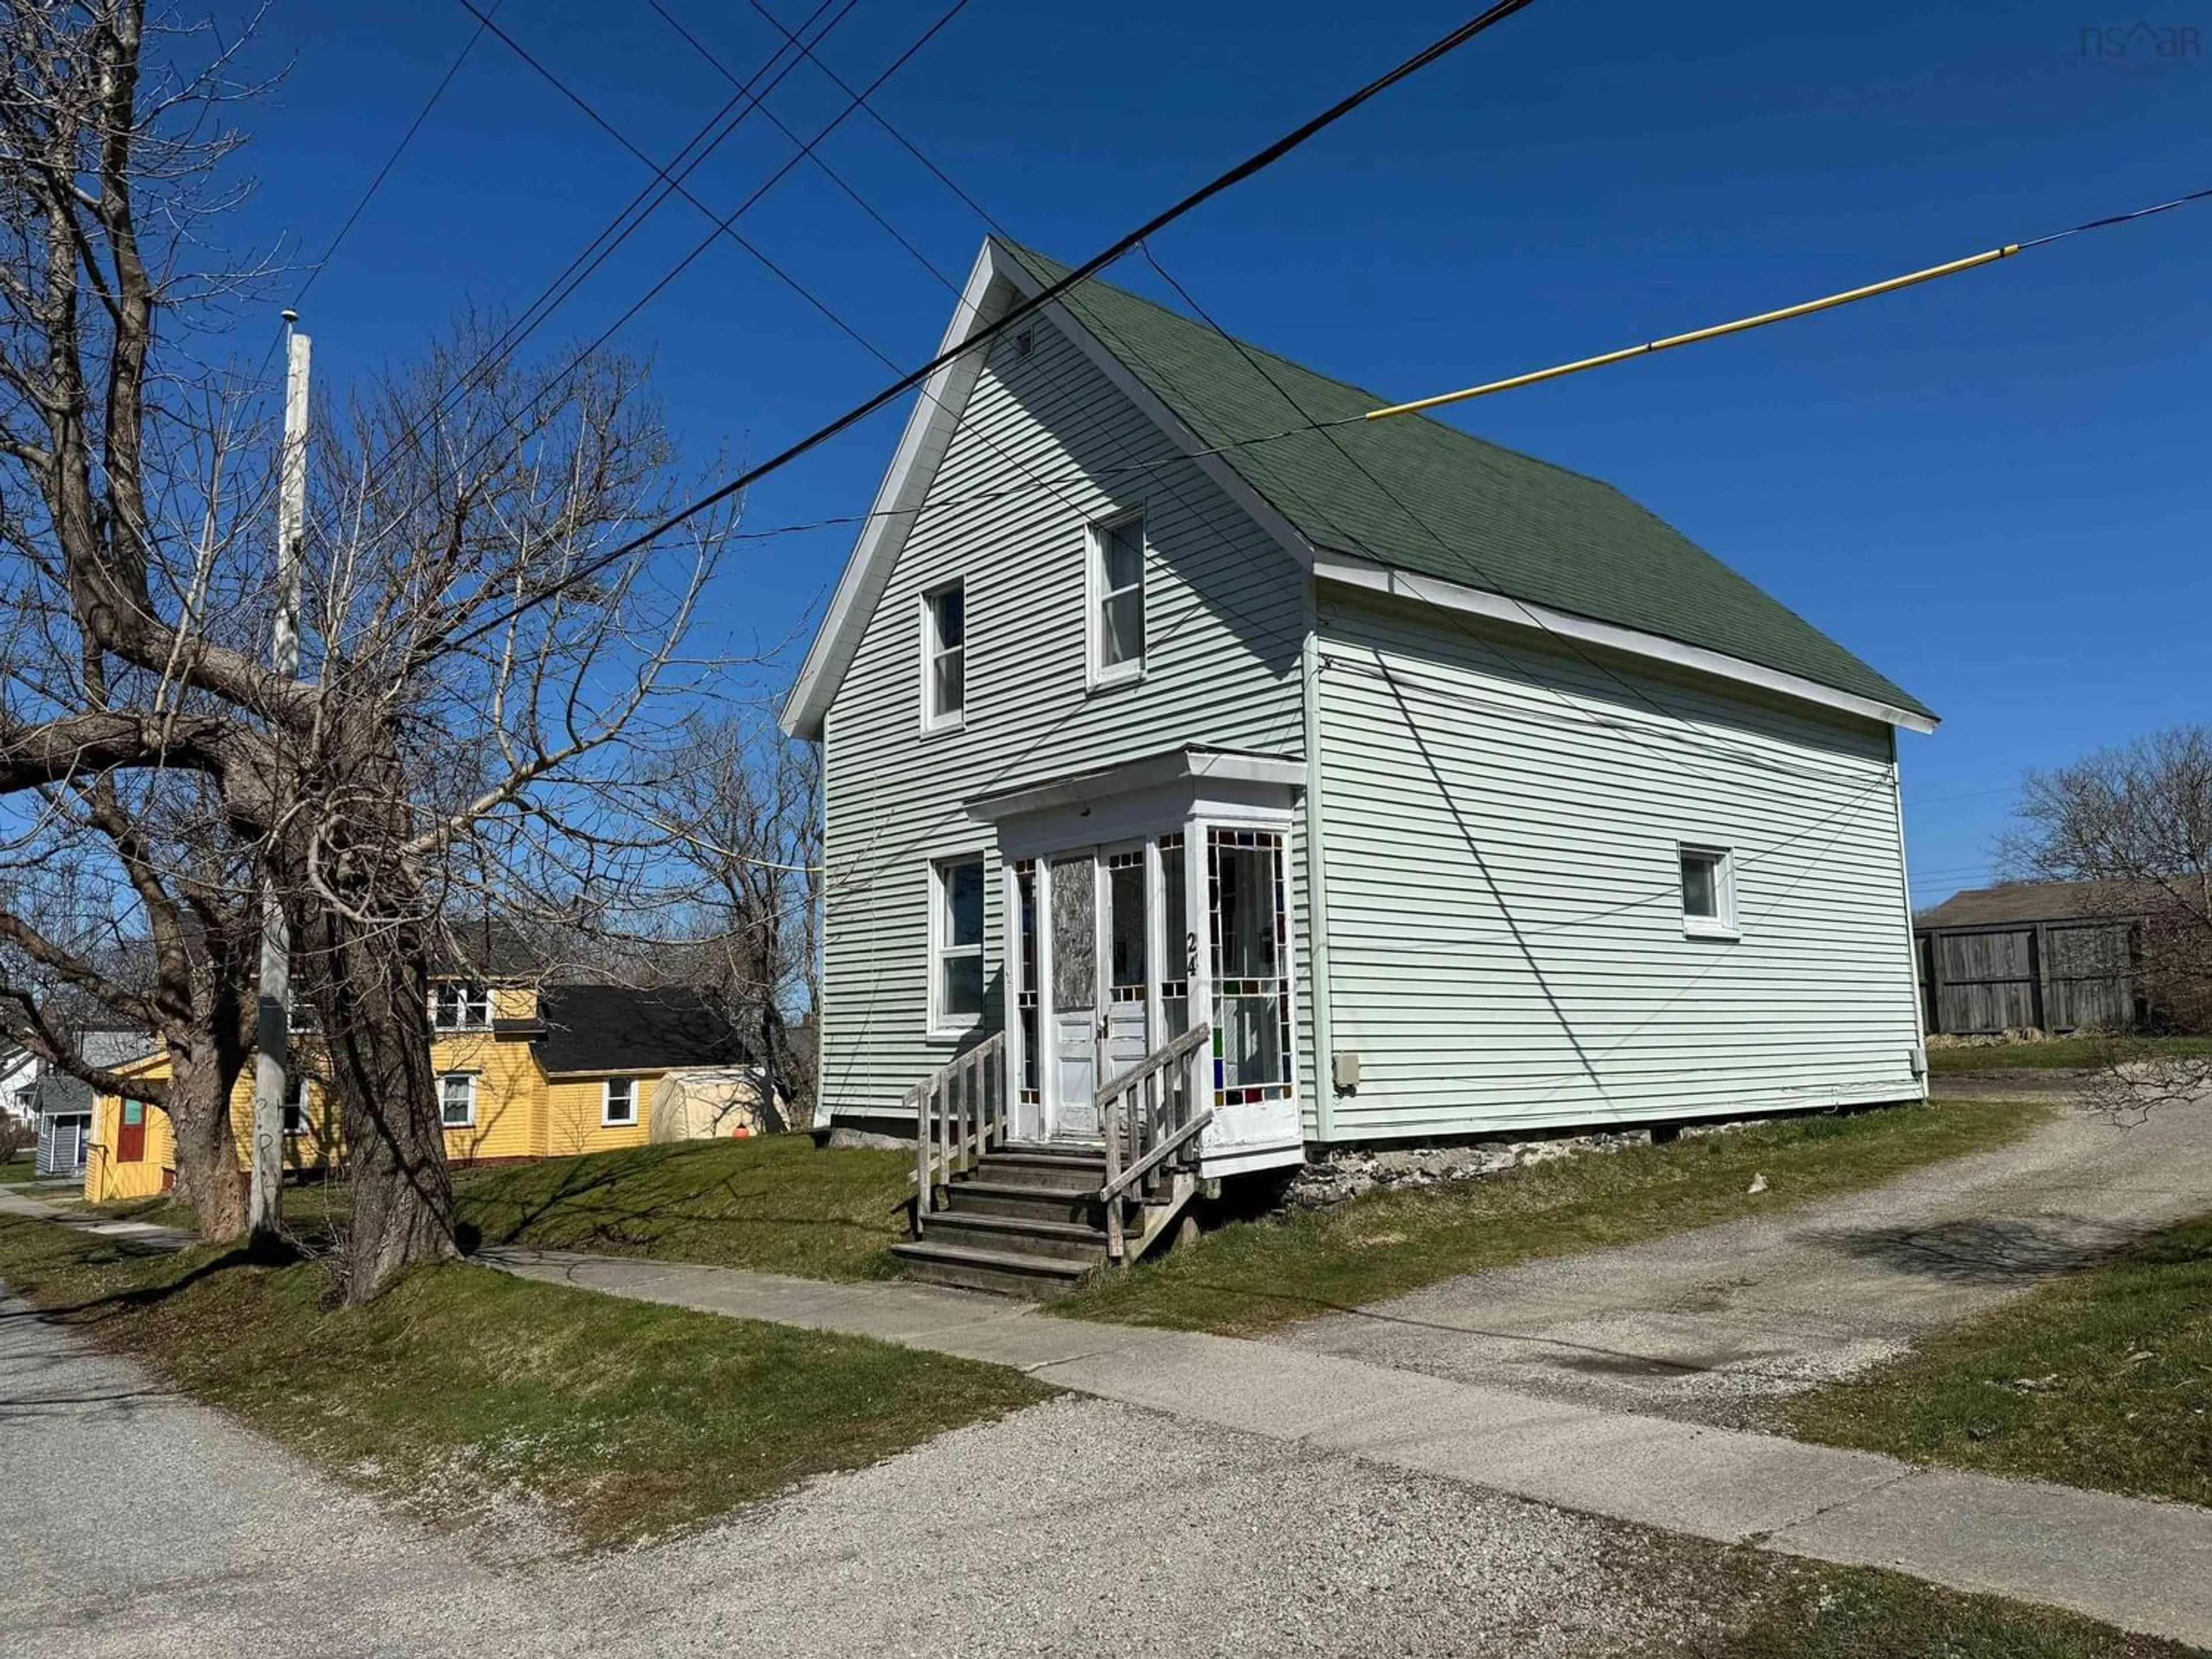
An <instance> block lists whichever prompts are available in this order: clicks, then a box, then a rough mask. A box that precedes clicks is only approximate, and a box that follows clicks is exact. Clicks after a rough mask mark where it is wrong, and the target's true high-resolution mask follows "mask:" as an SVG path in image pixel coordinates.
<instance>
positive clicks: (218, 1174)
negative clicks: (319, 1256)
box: [168, 1035, 246, 1244]
mask: <svg viewBox="0 0 2212 1659" xmlns="http://www.w3.org/2000/svg"><path fill="white" fill-rule="evenodd" d="M226 1059H228V1064H226ZM241 1064H242V1062H241V1061H240V1060H239V1059H238V1058H237V1057H235V1056H226V1054H225V1053H224V1052H223V1049H222V1045H220V1044H217V1043H215V1042H210V1040H209V1039H208V1038H207V1037H206V1036H204V1035H195V1036H193V1037H191V1038H190V1039H188V1040H187V1041H185V1042H178V1041H176V1040H175V1039H172V1040H171V1042H170V1043H169V1103H168V1112H169V1127H170V1128H171V1129H172V1130H173V1132H174V1133H175V1136H176V1143H177V1190H178V1192H179V1194H181V1195H182V1196H183V1197H184V1198H185V1200H187V1201H188V1202H189V1203H190V1204H191V1206H192V1211H193V1213H194V1216H195V1218H197V1222H198V1226H199V1237H200V1242H201V1243H203V1244H228V1243H234V1242H235V1241H237V1240H238V1239H240V1238H241V1237H244V1236H245V1233H246V1170H245V1169H244V1167H243V1166H242V1165H241V1164H240V1162H239V1156H238V1142H237V1139H235V1137H234V1134H233V1133H232V1130H231V1121H230V1091H231V1087H232V1085H234V1084H235V1083H236V1082H237V1081H238V1076H239V1073H240V1069H241Z"/></svg>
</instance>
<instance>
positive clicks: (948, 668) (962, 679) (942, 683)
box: [921, 582, 968, 731]
mask: <svg viewBox="0 0 2212 1659" xmlns="http://www.w3.org/2000/svg"><path fill="white" fill-rule="evenodd" d="M967 709H968V595H967V589H966V588H965V587H964V586H963V585H962V584H961V583H959V582H949V583H947V584H946V585H945V586H943V587H939V588H936V589H933V591H932V592H928V593H927V594H924V595H923V596H922V601H921V724H922V727H923V729H924V730H925V731H934V730H936V729H938V728H939V727H943V726H957V725H959V724H960V722H961V720H962V719H963V717H964V715H965V714H966V713H967Z"/></svg>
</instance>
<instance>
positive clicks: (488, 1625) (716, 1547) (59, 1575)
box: [0, 1301, 1702, 1659]
mask: <svg viewBox="0 0 2212 1659" xmlns="http://www.w3.org/2000/svg"><path fill="white" fill-rule="evenodd" d="M0 1395H4V1401H0V1413H4V1419H5V1421H6V1423H7V1433H8V1441H9V1449H10V1453H11V1455H10V1458H9V1464H10V1470H11V1480H10V1496H9V1502H8V1503H7V1504H5V1505H4V1507H0V1548H4V1549H5V1550H6V1552H7V1553H8V1555H9V1559H11V1560H13V1561H14V1562H15V1563H16V1564H17V1571H16V1574H15V1581H14V1582H15V1595H13V1596H11V1598H10V1600H11V1604H12V1605H11V1607H10V1609H9V1618H8V1620H6V1621H5V1626H4V1628H0V1653H4V1654H8V1655H15V1654H21V1655H26V1656H28V1655H33V1654H36V1655H39V1656H42V1659H64V1656H76V1659H91V1656H99V1659H122V1656H139V1655H147V1656H151V1655H156V1654H161V1655H173V1654H176V1653H181V1652H190V1653H191V1654H193V1655H195V1656H226V1655H239V1656H246V1655H252V1656H255V1659H276V1656H289V1655H302V1656H304V1655H316V1656H352V1655H362V1656H368V1655H376V1656H386V1655H393V1656H397V1655H432V1654H436V1655H448V1654H451V1655H482V1656H506V1655H517V1656H520V1655H539V1654H545V1655H558V1654H570V1653H575V1654H584V1653H592V1654H616V1655H623V1654H637V1655H649V1654H650V1655H659V1654H690V1653H699V1654H706V1653H714V1654H723V1653H728V1652H732V1651H745V1652H754V1653H776V1654H795V1655H808V1654H821V1655H841V1656H843V1655H852V1654H868V1653H913V1654H947V1655H950V1654H953V1653H959V1654H962V1655H967V1656H989V1655H999V1654H1005V1655H1016V1654H1035V1653H1050V1654H1069V1655H1077V1654H1080V1655H1085V1656H1089V1655H1092V1654H1096V1653H1097V1652H1099V1651H1102V1650H1109V1649H1111V1648H1114V1647H1115V1646H1117V1645H1120V1644H1123V1643H1125V1642H1126V1640H1127V1638H1128V1634H1129V1632H1131V1631H1132V1630H1136V1631H1145V1632H1152V1635H1153V1636H1154V1637H1155V1638H1164V1639H1166V1640H1167V1642H1168V1645H1169V1647H1170V1649H1171V1650H1173V1651H1176V1652H1185V1653H1231V1652H1237V1653H1244V1652H1284V1651H1289V1652H1298V1653H1315V1654H1337V1653H1341V1654H1371V1653H1381V1652H1390V1653H1497V1654H1512V1655H1516V1656H1522V1655H1526V1656H1551V1655H1568V1654H1601V1653H1613V1652H1621V1651H1624V1650H1630V1649H1633V1648H1637V1647H1641V1646H1644V1645H1646V1644H1650V1643H1651V1642H1654V1641H1659V1640H1667V1639H1672V1638H1673V1637H1674V1635H1675V1634H1677V1633H1679V1632H1684V1631H1686V1630H1690V1629H1694V1628H1697V1627H1699V1626H1700V1625H1701V1623H1702V1616H1701V1615H1699V1614H1696V1613H1692V1612H1689V1611H1686V1609H1685V1608H1684V1607H1682V1606H1681V1605H1680V1601H1679V1595H1680V1592H1679V1590H1675V1591H1672V1592H1668V1591H1662V1589H1658V1588H1656V1587H1655V1568H1654V1565H1653V1562H1654V1559H1655V1553H1656V1557H1657V1558H1660V1559H1664V1558H1668V1553H1669V1552H1671V1551H1673V1550H1674V1549H1675V1548H1677V1547H1678V1546H1676V1545H1675V1544H1674V1542H1673V1541H1665V1540H1658V1539H1656V1538H1651V1537H1650V1536H1649V1535H1646V1534H1638V1533H1637V1532H1636V1531H1635V1530H1634V1529H1632V1528H1619V1527H1614V1526H1612V1525H1609V1524H1607V1523H1606V1522H1599V1521H1595V1520H1590V1519H1586V1518H1583V1517H1581V1516H1571V1515H1568V1514H1565V1513H1564V1512H1562V1511H1559V1510H1551V1509H1547V1508H1545V1507H1543V1506H1541V1505H1538V1504H1528V1503H1523V1502H1521V1501H1518V1500H1516V1499H1512V1498H1504V1497H1500V1496H1497V1495H1494V1494H1490V1493H1486V1492H1480V1491H1477V1490H1474V1489H1472V1488H1469V1487H1467V1486H1461V1485H1459V1484H1457V1483H1454V1482H1448V1481H1443V1480H1433V1479H1429V1478H1425V1477H1421V1476H1418V1475H1412V1474H1400V1473H1395V1472H1392V1471H1389V1470H1384V1469H1379V1468H1375V1467H1373V1466H1371V1465H1368V1464H1364V1463H1360V1462H1355V1461H1353V1460H1352V1459H1350V1458H1346V1457H1342V1456H1327V1455H1313V1454H1310V1453H1306V1452H1304V1451H1301V1450H1299V1449H1295V1448H1286V1447H1285V1446H1283V1445H1281V1444H1279V1443H1273V1442H1268V1441H1264V1440H1261V1439H1258V1438H1255V1437H1247V1436H1243V1435H1236V1434H1225V1433H1224V1432H1222V1431H1218V1430H1211V1429H1199V1428H1195V1427H1191V1426H1188V1425H1182V1424H1179V1423H1176V1422H1175V1421H1172V1420H1170V1419H1166V1418H1162V1417H1158V1416H1156V1415H1154V1414H1152V1413H1148V1412H1143V1411H1138V1410H1134V1409H1133V1408H1130V1407H1122V1406H1116V1405H1112V1404H1109V1403H1106V1402H1103V1401H1076V1400H1062V1401H1053V1402H1050V1403H1048V1404H1046V1405H1043V1406H1040V1407H1033V1408H1031V1409H1030V1410H1027V1411H1024V1412H1022V1413H1017V1414H1016V1415H1014V1416H1012V1417H1010V1418H1007V1419H1002V1420H1001V1421H999V1422H997V1423H994V1424H990V1425H980V1426H978V1427H975V1428H972V1429H964V1430H961V1431H956V1432H954V1433H951V1434H949V1435H946V1436H944V1437H941V1438H939V1439H938V1440H936V1441H933V1442H932V1443H929V1444H928V1445H927V1446H925V1447H922V1448H920V1449H916V1450H915V1451H913V1452H909V1453H907V1454H905V1455H902V1456H900V1457H897V1458H894V1459H892V1460H890V1461H889V1462H884V1463H882V1464H878V1465H877V1466H875V1467H874V1468H869V1469H866V1470H862V1471H859V1472H857V1473H854V1474H846V1475H836V1476H830V1477H827V1478H824V1479H822V1480H816V1481H812V1482H810V1483H808V1484H807V1485H806V1486H804V1487H802V1488H800V1489H799V1490H798V1491H796V1492H793V1493H791V1494H789V1495H787V1497H785V1498H781V1499H778V1500H776V1501H774V1502H771V1503H769V1504H763V1505H760V1506H757V1507H756V1508H754V1509H751V1510H746V1511H744V1512H742V1513H741V1514H739V1515H738V1516H736V1517H734V1518H733V1519H732V1520H731V1521H729V1522H726V1523H723V1524H721V1525H718V1526H715V1527H712V1528H708V1529H706V1530H704V1531H702V1532H699V1533H696V1534H691V1535H690V1536H688V1537H686V1538H684V1539H683V1540H680V1541H676V1542H673V1543H670V1544H666V1545H662V1546H659V1547H655V1548H651V1549H641V1550H635V1551H630V1552H627V1553H620V1554H616V1555H610V1556H601V1557H598V1558H594V1559H592V1561H591V1563H590V1565H588V1567H587V1568H583V1569H580V1568H579V1565H578V1564H577V1563H576V1562H575V1561H574V1560H573V1559H566V1558H563V1557H561V1556H558V1555H543V1554H541V1555H540V1556H539V1557H538V1559H535V1560H534V1561H533V1560H529V1559H516V1556H515V1553H514V1552H515V1549H516V1546H517V1541H518V1537H520V1539H522V1540H523V1541H527V1540H528V1532H527V1528H525V1529H524V1531H523V1532H522V1533H521V1534H516V1533H513V1532H511V1531H509V1532H502V1533H501V1534H499V1535H498V1536H496V1537H493V1536H487V1535H477V1536H467V1535H448V1536H439V1535H435V1534H431V1533H428V1532H426V1531H423V1530H422V1529H419V1528H415V1527H413V1526H410V1525H409V1524H407V1523H405V1522H400V1521H397V1520H394V1519H392V1518H391V1517H389V1516H383V1515H380V1513H379V1512H378V1511H377V1510H376V1509H375V1508H374V1505H373V1504H370V1503H369V1501H368V1499H366V1498H362V1497H360V1496H358V1495H357V1494H355V1493H353V1492H348V1491H346V1490H345V1489H343V1488H342V1487H340V1486H337V1485H335V1484H334V1483H332V1482H331V1481H329V1480H325V1479H324V1478H322V1477H321V1476H319V1475H318V1474H315V1473H314V1472H313V1470H311V1469H309V1468H307V1467H306V1466H304V1465H302V1464H301V1463H299V1462H296V1461H295V1460H294V1459H292V1458H290V1457H289V1456H287V1455H284V1454H283V1453H282V1452H281V1451H278V1450H277V1449H275V1448H273V1447H271V1446H270V1445H269V1444H268V1443H265V1442H264V1441H261V1440H260V1439H258V1437H254V1436H253V1435H252V1434H250V1433H247V1432H246V1431H244V1430H242V1429H240V1428H238V1427H237V1426H235V1425H232V1424H231V1423H229V1422H228V1421H227V1420H226V1419H223V1418H222V1417H221V1416H219V1415H218V1414H216V1413H212V1412H209V1411H206V1410H204V1409H203V1408H201V1407H197V1406H194V1405H191V1404H190V1403H189V1402H186V1401H181V1400H179V1399H177V1398H175V1397H174V1396H173V1395H166V1394H164V1393H162V1392H161V1391H160V1390H159V1389H157V1388H155V1386H154V1385H153V1384H152V1383H150V1381H149V1379H148V1378H147V1376H145V1374H144V1373H143V1372H142V1371H141V1370H139V1369H138V1368H137V1366H135V1365H133V1364H130V1363H129V1362H127V1361H125V1360H122V1359H118V1358H113V1357H111V1356H108V1355H106V1354H104V1353H101V1352H99V1351H98V1350H96V1349H94V1348H92V1347H91V1346H89V1345H88V1344H87V1343H86V1342H85V1340H83V1339H82V1337H80V1336H78V1335H77V1334H74V1333H71V1332H67V1331H64V1330H61V1329H58V1328H55V1327H52V1326H49V1325H46V1324H44V1323H41V1322H40V1321H38V1320H37V1319H36V1318H34V1317H32V1316H28V1315H27V1313H26V1312H25V1310H23V1308H22V1305H21V1304H20V1303H15V1302H12V1301H10V1302H7V1303H5V1304H0ZM544 1542H545V1541H544V1540H543V1539H542V1538H541V1539H539V1540H538V1544H539V1546H540V1547H541V1548H542V1547H544ZM1673 1576H1674V1575H1673V1574H1672V1573H1671V1571H1663V1570H1662V1571H1660V1572H1659V1581H1660V1582H1664V1581H1666V1580H1668V1579H1671V1578H1672V1577H1673ZM1670 1596H1671V1597H1672V1598H1674V1603H1673V1604H1672V1605H1670ZM1155 1645H1156V1647H1157V1644H1155Z"/></svg>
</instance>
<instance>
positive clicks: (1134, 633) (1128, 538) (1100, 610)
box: [1091, 513, 1145, 684]
mask: <svg viewBox="0 0 2212 1659" xmlns="http://www.w3.org/2000/svg"><path fill="white" fill-rule="evenodd" d="M1091 601H1092V605H1093V610H1092V613H1091V679H1092V682H1093V683H1094V684H1112V683H1113V682H1115V681H1117V680H1124V679H1133V678H1136V677H1137V676H1138V675H1139V674H1141V673H1143V672H1144V670H1145V515H1144V514H1143V513H1130V514H1128V515H1127V516H1126V517H1124V518H1120V519H1112V520H1107V521H1106V522H1104V523H1103V524H1095V525H1093V526H1091Z"/></svg>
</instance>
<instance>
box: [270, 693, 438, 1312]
mask: <svg viewBox="0 0 2212 1659" xmlns="http://www.w3.org/2000/svg"><path fill="white" fill-rule="evenodd" d="M332 751H333V752H334V754H336V755H338V756H347V755H349V756H350V757H351V758H352V760H353V764H351V765H345V766H340V767H337V768H334V769H336V770H338V771H340V772H341V775H342V776H343V782H342V783H337V784H334V785H333V786H331V787H330V788H328V789H327V790H325V792H324V799H325V800H326V801H329V802H331V803H333V805H332V807H331V817H329V818H327V819H326V820H325V822H324V823H322V824H321V825H320V826H319V827H318V829H317V830H316V831H313V832H311V833H317V834H319V837H320V839H319V846H318V858H319V861H320V862H319V871H320V876H321V879H322V880H323V882H324V883H325V884H326V885H327V886H328V887H329V888H331V890H333V891H334V892H335V894H336V896H337V898H338V899H339V900H340V901H341V904H342V905H343V908H341V905H340V904H332V903H331V902H326V901H319V899H318V898H317V896H315V894H314V893H313V890H312V889H311V886H310V884H309V883H307V881H306V880H304V879H296V878H299V877H304V875H305V872H306V870H307V864H306V861H305V860H304V858H303V859H301V861H300V863H299V865H298V866H297V868H296V870H295V872H293V874H294V875H295V880H294V881H289V882H288V883H287V884H286V885H287V888H288V890H289V891H291V892H293V893H295V894H298V895H300V896H301V897H300V898H299V899H298V900H297V901H296V902H294V903H293V904H292V905H291V906H290V907H289V908H291V910H292V927H293V957H294V959H295V961H297V962H299V963H301V965H302V967H303V968H304V969H305V972H306V977H307V985H308V987H309V993H310V995H311V996H312V998H313V1002H314V1005H315V1010H316V1012H317V1013H318V1014H319V1016H320V1018H321V1024H322V1029H323V1037H324V1042H325V1047H326V1048H327V1049H328V1051H329V1054H330V1064H331V1088H332V1090H333V1091H335V1092H336V1094H337V1101H338V1114H339V1122H340V1124H341V1126H342V1133H343V1135H344V1137H345V1146H346V1162H347V1170H348V1176H349V1180H350V1182H351V1183H352V1188H353V1219H352V1222H351V1225H350V1228H349V1238H348V1243H347V1249H346V1255H347V1261H346V1300H347V1301H348V1302H350V1303H353V1304H361V1303H365V1302H370V1301H373V1300H374V1299H375V1297H377V1296H378V1295H380V1293H381V1292H382V1291H384V1289H385V1288H386V1286H387V1285H390V1284H391V1282H392V1279H393V1278H394V1276H395V1275H397V1274H398V1273H402V1272H404V1270H405V1269H407V1268H409V1267H414V1266H416V1264H418V1263H421V1262H425V1261H437V1260H440V1259H441V1258H444V1257H447V1256H451V1255H453V1254H454V1253H455V1251H454V1243H453V1176H452V1173H451V1171H450V1170H447V1166H446V1135H445V1130H444V1127H443V1126H442V1124H441V1121H440V1118H439V1106H438V1098H437V1079H436V1076H435V1073H433V1072H432V1070H431V1066H430V974H429V964H428V956H427V946H426V926H425V923H426V920H427V918H426V917H425V915H424V908H423V907H424V904H425V902H426V901H425V896H424V893H423V890H422V882H421V881H420V879H419V878H418V877H417V875H416V872H413V871H411V870H409V869H407V868H404V867H403V866H400V865H399V863H398V860H397V858H396V855H395V854H393V852H392V849H393V848H397V847H398V846H399V845H401V844H402V843H403V842H404V841H405V839H406V835H407V811H408V807H407V792H406V786H405V782H404V774H403V772H402V770H401V768H400V765H399V763H398V758H397V757H396V756H395V755H393V754H392V752H391V750H390V749H389V747H388V745H386V744H381V743H380V742H378V741H376V740H375V738H374V737H368V738H365V737H364V734H362V733H361V732H359V731H358V730H356V731H355V732H350V733H349V732H344V731H340V732H336V733H334V734H333V737H332ZM340 802H343V803H348V804H354V803H358V804H357V805H351V810H350V811H348V810H346V808H345V807H343V806H339V805H336V803H340ZM348 912H351V913H352V914H348Z"/></svg>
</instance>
